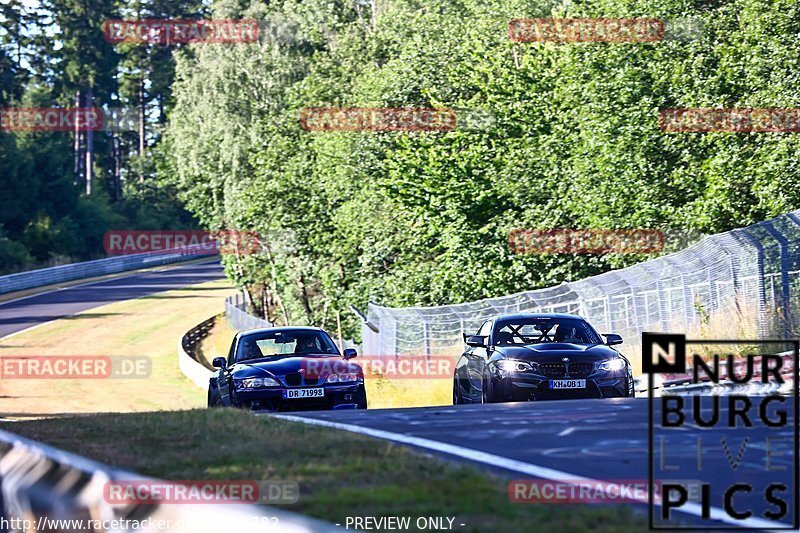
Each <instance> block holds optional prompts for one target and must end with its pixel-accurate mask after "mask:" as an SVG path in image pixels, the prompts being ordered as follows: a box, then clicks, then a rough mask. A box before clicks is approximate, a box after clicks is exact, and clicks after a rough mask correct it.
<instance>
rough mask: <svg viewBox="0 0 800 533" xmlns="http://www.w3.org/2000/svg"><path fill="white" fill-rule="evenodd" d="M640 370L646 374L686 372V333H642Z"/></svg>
mask: <svg viewBox="0 0 800 533" xmlns="http://www.w3.org/2000/svg"><path fill="white" fill-rule="evenodd" d="M642 370H643V371H644V372H645V373H647V374H654V373H657V374H680V373H683V372H686V335H679V334H668V333H642Z"/></svg>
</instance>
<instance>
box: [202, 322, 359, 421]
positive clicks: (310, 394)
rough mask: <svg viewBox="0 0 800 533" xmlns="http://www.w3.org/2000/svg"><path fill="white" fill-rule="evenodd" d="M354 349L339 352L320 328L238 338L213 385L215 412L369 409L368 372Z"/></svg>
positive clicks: (252, 333) (217, 364) (279, 330)
mask: <svg viewBox="0 0 800 533" xmlns="http://www.w3.org/2000/svg"><path fill="white" fill-rule="evenodd" d="M353 357H356V351H355V350H352V349H346V350H344V353H343V354H340V353H339V350H338V349H337V347H336V344H335V343H334V342H333V340H332V339H331V337H330V336H329V335H328V334H327V333H326V332H325V331H323V330H321V329H319V328H310V327H281V328H266V329H256V330H251V331H243V332H240V333H237V334H236V336H235V337H234V339H233V342H232V343H231V349H230V351H229V352H228V358H227V359H226V358H224V357H217V358H215V359H214V361H213V364H214V366H215V367H217V368H219V371H217V372H216V373H215V374H214V375H213V376H212V377H211V379H210V380H209V384H208V406H209V407H225V406H233V407H241V408H245V409H251V410H265V411H296V410H303V409H366V408H367V393H366V390H365V389H364V372H363V370H362V368H361V367H360V366H359V365H357V364H355V363H351V362H350V359H352V358H353Z"/></svg>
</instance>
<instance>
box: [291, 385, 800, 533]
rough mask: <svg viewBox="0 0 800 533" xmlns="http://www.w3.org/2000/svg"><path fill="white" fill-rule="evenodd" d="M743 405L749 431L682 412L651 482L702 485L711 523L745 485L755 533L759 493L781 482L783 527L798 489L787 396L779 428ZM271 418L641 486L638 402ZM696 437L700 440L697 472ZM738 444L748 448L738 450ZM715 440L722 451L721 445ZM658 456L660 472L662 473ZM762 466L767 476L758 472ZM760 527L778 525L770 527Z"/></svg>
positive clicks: (512, 467) (552, 473)
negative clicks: (709, 424)
mask: <svg viewBox="0 0 800 533" xmlns="http://www.w3.org/2000/svg"><path fill="white" fill-rule="evenodd" d="M723 400H724V399H723ZM752 400H753V407H752V408H751V411H750V413H751V418H752V419H753V422H754V425H755V426H754V427H752V428H742V427H739V428H736V429H728V428H719V427H715V428H712V429H704V428H700V427H698V426H696V425H694V424H693V421H692V420H691V411H690V410H689V411H688V415H689V416H688V418H689V422H690V424H689V425H686V426H684V427H681V428H671V429H668V430H662V429H659V430H658V432H657V433H655V438H654V442H655V443H656V446H655V451H654V457H655V461H654V465H655V466H654V468H656V469H657V470H656V478H660V479H662V480H670V479H671V480H687V479H688V480H698V481H701V482H709V481H711V482H712V488H711V492H710V495H711V499H710V505H711V507H712V516H718V515H715V514H714V513H715V511H714V509H716V510H717V512H721V511H722V508H723V495H722V494H723V492H724V490H725V488H727V487H728V486H730V485H732V484H734V483H737V482H743V481H744V482H747V483H750V484H751V485H752V486H753V493H752V494H749V495H748V494H747V493H742V492H739V493H737V494H736V496H735V504H736V505H735V507H736V509H737V510H742V511H743V510H747V509H749V510H751V511H752V512H753V518H751V519H750V523H748V524H742V523H739V524H737V525H747V526H749V527H753V526H755V527H757V528H761V527H764V525H765V522H764V519H763V518H762V516H761V515H762V513H763V512H764V511H767V510H773V511H774V510H775V509H776V508H775V506H772V505H771V504H769V503H767V502H765V500H764V496H763V489H764V488H765V487H766V486H767V485H768V484H769V483H770V482H775V481H783V480H787V479H788V480H789V483H788V492H787V493H784V494H783V496H784V497H785V499H786V500H787V502H788V503H789V505H788V507H789V512H788V515H787V517H786V518H785V519H784V521H785V523H787V524H791V521H792V518H793V516H792V514H793V512H795V509H796V505H797V504H796V502H797V492H796V490H792V489H793V487H792V485H793V482H792V474H793V472H796V470H797V465H793V448H792V446H793V444H792V437H793V429H794V428H793V423H794V418H793V414H792V413H793V406H792V401H791V399H790V398H786V403H785V404H784V408H785V409H786V411H787V412H788V417H789V419H788V424H787V425H786V426H784V427H782V428H767V427H765V426H764V425H763V424H761V423H760V419H759V418H758V406H759V405H760V401H761V400H762V399H760V398H757V397H753V398H752ZM704 401H709V402H710V401H711V399H710V398H704ZM726 402H727V400H724V401H722V402H721V404H720V405H721V407H720V411H719V413H720V417H721V418H720V419H721V420H723V421H724V420H727V413H728V409H727V404H726ZM703 405H704V407H703V413H704V415H705V414H710V412H711V410H710V407H709V409H708V411H706V408H705V406H706V405H708V406H710V405H711V404H710V403H709V404H705V403H704V404H703ZM777 408H779V407H777V406H776V405H775V404H772V405H771V406H770V408H769V410H768V413H769V414H770V416H774V411H775V410H776V409H777ZM276 416H281V417H284V418H289V419H295V420H297V419H303V420H306V421H312V420H313V421H320V422H321V423H323V424H327V423H331V422H332V423H335V424H337V426H334V427H340V429H349V430H351V431H359V432H365V433H367V434H372V435H373V436H376V437H381V438H388V439H390V440H395V441H397V442H402V443H403V444H407V445H411V446H414V447H419V448H423V449H425V450H426V451H433V452H434V453H441V454H444V455H445V456H449V458H453V456H454V455H455V456H456V457H457V458H458V459H459V460H466V461H475V462H478V463H480V464H481V465H482V466H485V467H488V468H491V469H494V470H496V471H497V472H500V473H503V474H505V475H508V477H509V479H542V478H544V479H562V480H568V479H572V480H574V479H577V478H589V479H592V480H602V481H607V482H618V481H619V482H621V481H627V482H630V481H641V480H644V481H645V482H646V480H647V479H648V468H649V463H648V459H649V452H648V442H649V438H648V419H649V410H648V402H647V399H646V398H635V399H615V400H565V401H551V402H537V403H533V402H529V403H510V404H490V405H459V406H447V407H429V408H414V409H377V410H367V411H329V412H322V411H316V412H308V413H291V415H289V416H284V415H276ZM659 418H660V415H659V414H658V412H657V413H656V415H655V419H656V420H657V421H658V420H659ZM339 424H344V425H347V426H348V427H341V426H338V425H339ZM383 432H387V433H383ZM395 436H396V437H395ZM661 436H663V437H664V439H665V440H664V452H663V455H662V453H661V450H660V448H661V447H660V444H659V443H660V437H661ZM767 436H769V437H770V439H771V442H770V444H766V438H767ZM698 437H701V438H702V444H701V453H700V455H701V459H700V461H701V462H700V467H699V469H698V451H697V439H698ZM745 437H746V438H747V439H748V441H747V444H746V445H745V447H744V449H742V444H743V441H744V438H745ZM723 438H724V439H725V444H726V445H727V448H728V454H726V452H725V447H724V445H723V444H722V440H721V439H723ZM419 439H421V440H419ZM780 439H785V440H780ZM431 443H433V444H431ZM436 443H441V444H442V446H438V445H437V444H436ZM451 445H455V446H452V447H451ZM767 447H771V453H770V458H769V459H768V460H767V459H766V458H765V457H766V453H765V449H766V448H767ZM740 454H741V456H740ZM738 456H740V462H738V463H737V466H736V469H734V468H732V466H731V463H736V459H737V457H738ZM662 458H663V466H664V470H661V463H660V462H661V460H662ZM767 462H769V466H770V469H771V471H767V470H766V466H767ZM695 486H696V487H698V485H697V484H695ZM698 489H699V487H698ZM697 494H699V492H698V493H697ZM792 495H794V498H793V499H792ZM692 501H699V497H698V498H697V499H695V498H693V497H690V502H692ZM792 501H794V502H795V503H794V505H792ZM642 508H643V510H645V511H646V505H644V504H643V505H642ZM693 508H694V510H695V511H696V514H699V513H700V506H699V505H695V506H693ZM657 510H660V509H659V508H657ZM677 517H680V519H682V520H683V521H685V523H686V525H688V524H696V523H697V522H696V520H697V518H696V517H695V516H692V515H691V514H684V513H679V514H678V515H677V516H676V518H677ZM759 519H760V520H759ZM717 524H719V525H720V526H723V524H721V523H719V522H718V523H717ZM729 524H731V522H729ZM769 525H773V526H776V525H777V524H775V522H770V523H769ZM781 525H783V524H781ZM728 527H730V526H728Z"/></svg>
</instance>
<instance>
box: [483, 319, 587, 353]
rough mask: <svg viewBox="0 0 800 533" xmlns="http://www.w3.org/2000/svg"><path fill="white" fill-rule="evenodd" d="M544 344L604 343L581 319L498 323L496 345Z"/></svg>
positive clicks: (519, 320)
mask: <svg viewBox="0 0 800 533" xmlns="http://www.w3.org/2000/svg"><path fill="white" fill-rule="evenodd" d="M542 342H569V343H572V344H601V343H602V342H603V341H602V339H600V336H599V335H598V334H597V333H596V332H595V331H594V329H592V327H591V326H590V325H589V323H588V322H586V321H585V320H581V319H579V318H557V317H544V318H524V319H517V320H508V321H504V322H498V323H497V325H496V326H495V331H494V344H495V345H500V346H502V345H514V344H519V345H524V344H538V343H542Z"/></svg>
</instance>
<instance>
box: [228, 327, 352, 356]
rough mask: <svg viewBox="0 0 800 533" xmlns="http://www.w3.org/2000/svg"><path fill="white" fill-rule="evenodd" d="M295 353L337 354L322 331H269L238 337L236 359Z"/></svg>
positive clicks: (303, 354) (314, 354)
mask: <svg viewBox="0 0 800 533" xmlns="http://www.w3.org/2000/svg"><path fill="white" fill-rule="evenodd" d="M297 355H302V356H304V357H307V356H316V355H339V350H337V349H336V345H335V344H334V343H333V340H332V339H331V338H330V337H329V336H328V335H327V334H326V333H325V332H322V331H308V330H295V331H292V330H289V331H286V330H284V331H269V332H264V333H253V334H250V335H244V336H242V337H241V338H240V339H239V344H238V346H237V349H236V361H247V360H250V359H261V358H264V357H293V356H297Z"/></svg>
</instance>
